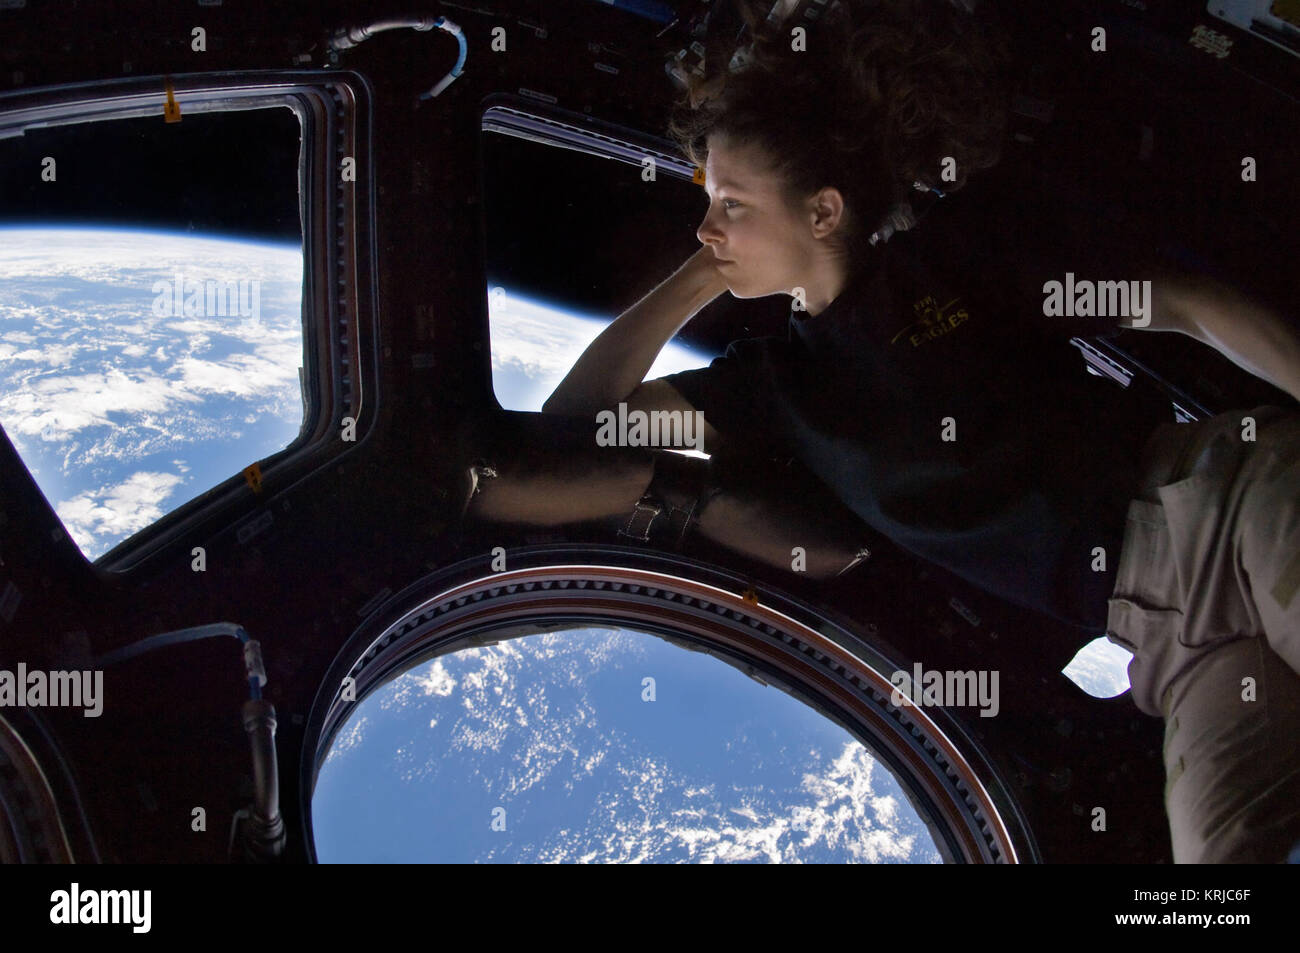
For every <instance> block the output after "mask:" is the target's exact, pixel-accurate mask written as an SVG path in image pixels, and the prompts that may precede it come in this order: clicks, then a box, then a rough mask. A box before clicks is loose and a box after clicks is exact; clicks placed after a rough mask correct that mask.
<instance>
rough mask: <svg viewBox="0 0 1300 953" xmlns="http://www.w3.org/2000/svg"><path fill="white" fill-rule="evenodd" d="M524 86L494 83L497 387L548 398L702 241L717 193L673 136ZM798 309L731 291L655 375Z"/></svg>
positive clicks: (532, 399)
mask: <svg viewBox="0 0 1300 953" xmlns="http://www.w3.org/2000/svg"><path fill="white" fill-rule="evenodd" d="M513 100H514V98H513V97H508V96H497V97H493V98H492V101H493V102H497V101H503V102H500V103H498V104H496V105H491V106H489V107H488V108H487V109H485V111H484V112H483V115H482V118H481V125H482V129H483V135H482V139H481V150H482V151H481V155H482V161H483V173H482V174H483V214H484V224H483V229H484V234H485V237H486V254H487V260H486V271H487V279H488V286H487V290H486V294H487V314H488V333H489V339H490V342H491V352H492V388H493V391H494V393H495V394H496V398H497V401H498V402H499V403H500V404H501V406H502V407H503V408H505V409H506V410H526V411H540V410H541V409H542V404H543V403H544V402H545V401H546V398H547V397H549V396H550V395H551V393H552V392H553V391H554V390H555V388H556V386H557V385H558V384H559V383H560V381H562V380H563V379H564V377H565V375H566V374H568V372H569V370H570V368H572V367H573V365H574V363H575V362H576V361H577V360H578V358H579V357H580V356H581V355H582V353H583V351H585V350H586V348H587V346H588V345H589V344H590V343H591V342H592V340H594V339H595V337H596V335H598V334H599V333H600V332H601V331H602V330H603V329H604V328H605V327H606V326H607V325H609V324H610V323H611V322H612V321H613V320H614V319H615V318H616V317H617V316H618V315H619V314H621V313H622V312H624V311H626V310H627V309H628V308H630V307H631V306H632V305H634V304H635V303H636V302H637V301H638V300H639V299H640V298H642V297H643V296H645V295H646V294H648V293H649V292H650V291H651V290H652V289H654V287H655V286H656V285H658V284H659V283H660V282H662V281H663V280H664V279H666V278H668V276H669V275H671V274H672V273H673V272H674V271H675V270H676V269H677V268H678V267H679V266H680V265H681V264H682V263H683V262H684V261H685V260H686V259H687V258H688V257H689V256H690V255H691V254H693V253H694V252H695V251H697V250H698V249H699V248H700V242H699V240H698V238H696V235H695V231H696V229H697V228H698V227H699V224H700V222H701V221H702V219H703V218H704V214H705V212H706V211H707V210H708V196H707V195H706V194H705V192H704V189H703V188H702V187H701V186H700V185H697V184H695V183H694V182H693V181H692V173H693V169H692V167H691V165H690V164H689V163H688V162H686V161H685V160H684V159H683V158H682V157H681V156H680V154H679V153H677V152H676V150H675V149H674V147H673V146H672V144H671V143H669V142H667V141H664V140H660V139H655V138H654V137H651V136H646V135H644V134H641V133H638V132H636V131H634V130H628V129H623V128H621V127H617V126H613V125H610V124H608V123H603V122H599V121H597V120H595V119H593V118H591V117H589V116H578V115H573V114H568V113H565V112H563V111H561V110H558V109H546V110H544V109H543V108H542V107H539V106H536V105H535V104H532V103H528V104H526V108H521V107H517V106H514V105H506V104H505V102H513ZM737 307H743V308H745V309H746V310H745V312H744V319H743V320H741V321H737V320H735V317H736V315H735V313H734V311H733V309H735V308H737ZM788 313H789V308H788V306H783V305H782V303H781V302H780V301H778V300H777V299H776V298H773V299H771V300H769V301H766V302H761V303H759V302H744V303H741V302H737V301H736V300H735V299H733V298H731V296H730V295H722V296H720V297H719V298H718V299H716V300H715V301H714V302H712V303H711V304H709V305H708V306H706V307H705V308H704V309H702V310H701V311H700V312H699V314H698V315H696V317H695V318H694V319H692V320H691V321H689V322H688V323H687V324H686V325H685V326H684V327H683V328H682V329H681V330H680V331H679V332H678V333H677V334H676V335H674V336H673V338H672V339H670V340H669V341H668V343H667V344H665V345H664V347H663V349H662V350H661V351H660V352H659V355H658V357H657V358H656V359H655V361H654V363H653V364H652V365H651V366H650V369H649V371H648V372H647V373H646V376H645V378H644V379H645V380H653V379H655V378H657V377H663V376H664V375H666V374H673V373H676V372H678V371H685V370H691V369H693V368H697V367H705V366H707V365H708V364H709V362H710V361H711V360H712V359H713V358H714V357H717V356H718V355H720V354H721V353H722V352H723V350H725V348H726V345H727V343H728V342H729V341H731V340H732V339H733V338H735V337H737V336H741V337H743V336H759V335H760V334H761V333H767V332H771V331H776V330H780V329H782V328H784V324H785V320H786V318H787V316H788ZM737 327H743V330H741V331H740V332H739V333H736V331H737Z"/></svg>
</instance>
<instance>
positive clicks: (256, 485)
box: [244, 463, 262, 493]
mask: <svg viewBox="0 0 1300 953" xmlns="http://www.w3.org/2000/svg"><path fill="white" fill-rule="evenodd" d="M244 479H245V480H247V481H248V485H249V487H250V488H252V491H253V492H254V493H261V492H262V468H261V467H259V466H258V465H257V464H256V463H254V464H252V465H250V466H247V467H245V468H244Z"/></svg>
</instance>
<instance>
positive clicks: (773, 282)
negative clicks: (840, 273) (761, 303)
mask: <svg viewBox="0 0 1300 953" xmlns="http://www.w3.org/2000/svg"><path fill="white" fill-rule="evenodd" d="M708 145H709V154H708V159H707V160H706V161H705V166H704V182H705V184H704V188H705V192H706V193H707V194H708V197H709V210H708V213H707V214H706V215H705V217H704V221H703V222H702V223H701V224H700V227H699V229H697V230H696V233H695V234H696V237H698V238H699V240H700V241H701V242H703V243H704V244H705V245H709V246H710V247H711V248H712V250H713V254H714V256H715V258H716V259H717V260H718V270H719V271H720V272H721V273H722V275H723V277H724V278H726V279H727V283H728V286H729V287H730V289H731V293H732V294H734V295H735V296H736V297H737V298H759V297H762V296H763V295H770V294H777V293H781V292H784V293H786V294H793V289H794V288H795V287H796V286H800V287H803V288H805V291H807V290H808V289H809V288H810V285H813V284H815V283H819V282H820V281H821V280H822V276H823V275H824V273H825V270H826V269H825V267H824V264H823V263H822V262H823V259H824V258H825V257H826V255H827V253H828V252H829V251H830V249H829V247H828V244H827V243H826V242H822V241H819V240H818V239H819V237H824V236H825V235H826V234H828V233H829V232H830V231H832V230H833V229H834V227H835V224H836V223H837V222H838V221H839V219H840V213H841V212H842V209H843V203H842V199H841V198H840V195H839V192H838V191H837V190H835V189H823V190H822V192H821V193H819V194H818V195H817V196H814V197H812V198H810V199H809V200H808V201H807V202H806V203H804V206H806V207H801V208H800V209H798V210H796V209H792V208H790V207H789V205H787V204H786V201H785V198H784V197H783V195H782V192H781V183H780V181H779V179H778V178H777V177H776V176H775V175H774V174H773V173H771V172H769V171H768V170H767V168H766V165H765V163H763V162H762V161H761V159H762V153H761V152H759V151H758V150H757V149H755V148H753V147H733V146H732V144H731V143H729V142H728V141H727V139H726V138H725V137H719V136H714V137H710V139H709V144H708Z"/></svg>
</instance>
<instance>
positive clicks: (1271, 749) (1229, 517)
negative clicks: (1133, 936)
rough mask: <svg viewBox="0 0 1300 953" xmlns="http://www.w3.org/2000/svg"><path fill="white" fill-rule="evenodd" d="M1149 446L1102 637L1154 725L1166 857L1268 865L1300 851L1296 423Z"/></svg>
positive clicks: (1160, 439)
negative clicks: (1161, 743) (1298, 845)
mask: <svg viewBox="0 0 1300 953" xmlns="http://www.w3.org/2000/svg"><path fill="white" fill-rule="evenodd" d="M1184 428H1186V429H1184ZM1252 437H1253V438H1254V439H1251V438H1252ZM1150 447H1152V448H1155V451H1154V452H1153V453H1151V455H1150V459H1149V460H1148V461H1147V463H1148V466H1147V473H1148V476H1149V482H1148V484H1147V485H1146V486H1144V488H1143V492H1142V494H1141V495H1140V497H1139V498H1138V499H1135V500H1134V501H1132V503H1131V504H1130V511H1129V523H1128V528H1127V530H1126V535H1125V542H1124V551H1123V552H1122V553H1121V557H1120V571H1119V573H1118V576H1117V583H1116V589H1115V594H1114V597H1113V598H1112V599H1111V606H1110V609H1111V611H1110V620H1109V621H1110V625H1109V629H1110V634H1111V637H1112V639H1113V640H1114V641H1116V642H1118V643H1120V644H1122V645H1125V646H1126V647H1128V648H1129V649H1130V651H1132V652H1133V653H1134V657H1133V661H1132V663H1131V664H1130V666H1129V672H1130V680H1131V682H1132V685H1133V700H1134V702H1135V703H1136V704H1137V705H1138V707H1139V708H1141V709H1142V710H1143V711H1146V712H1148V713H1150V714H1156V713H1157V712H1159V713H1160V714H1161V715H1163V716H1164V718H1165V747H1164V762H1165V770H1166V786H1165V805H1166V810H1167V812H1168V815H1169V825H1170V834H1171V839H1172V843H1173V853H1174V860H1175V861H1176V862H1178V863H1205V862H1212V863H1213V862H1252V861H1255V862H1258V861H1266V862H1269V861H1271V862H1276V861H1280V860H1282V859H1284V858H1285V857H1286V855H1287V852H1288V850H1289V849H1290V848H1291V846H1292V845H1293V844H1294V843H1295V842H1296V841H1297V840H1300V674H1298V671H1297V664H1298V663H1300V641H1298V640H1300V626H1297V618H1298V616H1297V612H1298V611H1300V596H1297V595H1295V592H1294V588H1295V587H1294V586H1293V585H1292V575H1291V574H1292V573H1293V572H1295V571H1296V570H1294V569H1293V563H1294V560H1295V558H1296V553H1297V551H1298V550H1300V546H1298V545H1297V544H1298V543H1300V414H1297V413H1295V412H1294V411H1281V410H1279V409H1278V408H1274V407H1261V408H1256V409H1255V410H1253V411H1245V412H1233V413H1230V414H1221V415H1219V416H1218V417H1215V418H1213V419H1211V420H1209V421H1202V422H1200V423H1198V424H1191V425H1180V426H1178V427H1176V428H1174V429H1172V430H1169V429H1166V431H1165V433H1164V434H1163V435H1157V438H1153V441H1152V443H1151V444H1150Z"/></svg>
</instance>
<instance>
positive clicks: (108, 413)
mask: <svg viewBox="0 0 1300 953" xmlns="http://www.w3.org/2000/svg"><path fill="white" fill-rule="evenodd" d="M173 86H174V89H173V88H172V87H173ZM164 89H166V96H167V97H168V98H171V99H172V100H173V101H174V105H175V107H176V111H175V112H172V113H171V114H170V115H171V120H170V121H169V120H168V117H167V116H166V115H165V113H167V111H168V110H169V109H170V108H171V107H169V106H166V105H165V102H166V101H165V98H164ZM368 96H369V93H368V90H367V88H366V87H365V85H364V81H363V80H361V79H360V78H359V77H357V76H355V74H344V73H341V72H340V73H337V74H334V73H332V74H330V76H328V77H321V76H319V75H317V74H311V73H305V72H283V73H268V72H260V73H257V74H248V75H241V74H220V78H219V79H218V78H216V77H209V76H207V75H205V74H193V75H189V76H175V77H171V78H170V79H167V80H164V78H163V77H137V78H131V79H124V80H113V81H105V82H103V83H95V84H86V85H78V86H66V87H62V86H61V87H49V88H43V89H23V90H15V91H9V92H5V93H0V194H3V195H4V196H5V199H4V202H3V205H0V426H3V428H4V431H5V434H6V436H7V437H8V438H9V440H10V441H11V442H12V443H13V445H14V447H15V449H16V450H17V451H18V454H19V456H20V457H21V458H22V460H23V462H24V463H25V464H26V466H27V468H28V470H29V472H30V473H31V475H32V479H33V481H34V483H35V484H36V486H37V487H39V490H40V492H41V493H42V494H43V495H44V497H45V502H46V503H47V504H48V505H49V507H50V509H51V510H52V511H53V512H54V514H56V515H57V517H58V519H59V521H60V522H61V524H62V526H63V528H64V529H65V530H66V532H67V534H68V536H69V537H70V538H71V540H72V541H73V542H74V543H75V545H76V546H77V547H78V549H79V551H80V552H81V554H82V555H83V556H84V557H85V558H86V559H87V560H90V561H94V562H96V563H98V564H99V565H100V566H101V567H102V568H104V569H105V570H112V571H126V570H129V569H131V568H133V567H134V566H135V565H138V564H139V563H140V562H142V561H144V560H145V559H146V558H148V557H149V556H150V555H152V554H154V553H155V552H157V551H158V550H160V549H162V548H164V547H165V546H167V545H168V544H170V543H172V542H174V541H178V540H179V541H180V542H181V543H182V544H183V543H184V541H185V540H186V539H187V538H190V539H192V538H193V536H194V535H195V534H201V533H203V532H210V531H211V526H210V525H207V524H216V523H221V524H222V525H227V526H228V525H231V524H232V523H237V522H238V521H239V520H240V519H241V518H242V516H243V515H244V514H245V513H247V512H251V510H253V509H254V508H255V507H256V505H257V502H258V501H257V499H256V497H257V496H258V495H260V494H262V492H263V489H264V488H265V489H266V490H268V491H270V492H274V491H275V490H276V489H277V488H278V486H279V485H281V484H288V483H292V482H294V481H295V480H296V479H299V478H300V477H301V476H302V475H303V472H304V471H306V470H309V469H311V468H313V467H315V466H319V465H322V464H323V463H324V462H325V461H324V460H321V459H320V458H321V457H326V458H328V457H332V456H337V455H338V454H339V453H343V452H346V450H347V448H348V447H349V446H351V445H352V443H355V441H356V440H359V439H361V437H363V436H364V433H365V430H366V429H367V428H368V426H369V424H370V423H371V420H372V417H373V414H370V413H363V409H364V410H365V411H369V409H370V405H369V404H367V405H366V406H365V407H364V408H363V404H362V401H361V397H362V393H363V386H364V387H365V388H366V389H367V392H369V389H371V388H373V387H374V382H375V368H374V360H373V358H374V355H373V327H372V326H370V325H372V324H373V320H374V309H373V284H372V282H371V277H370V271H369V268H370V262H371V260H372V257H373V256H372V254H371V252H372V249H371V248H370V242H371V239H370V230H369V224H368V216H369V214H370V208H371V203H372V195H371V192H372V190H373V179H372V177H371V175H370V162H369V148H370V145H369V141H368V140H359V139H358V136H357V132H356V130H357V129H358V128H362V129H364V128H367V126H366V125H364V124H365V123H367V122H368V109H369V100H368ZM177 117H179V118H177ZM363 356H364V357H366V358H367V360H364V361H363V360H362V359H361V358H362V357H363ZM349 428H350V430H349ZM344 433H347V434H348V435H347V436H342V437H341V434H344ZM340 437H341V439H340ZM348 441H351V443H349V442H348ZM256 528H257V527H251V528H242V529H241V539H242V538H243V535H244V534H251V533H252V532H254V531H255V530H256Z"/></svg>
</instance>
